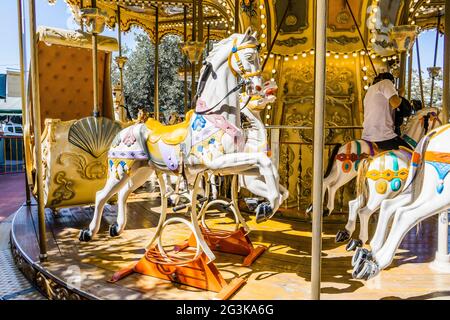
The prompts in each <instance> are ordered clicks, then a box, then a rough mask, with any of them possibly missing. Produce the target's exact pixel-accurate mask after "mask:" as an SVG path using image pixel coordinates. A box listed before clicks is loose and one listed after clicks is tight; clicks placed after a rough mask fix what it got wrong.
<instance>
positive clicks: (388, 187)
mask: <svg viewBox="0 0 450 320" xmlns="http://www.w3.org/2000/svg"><path fill="white" fill-rule="evenodd" d="M411 154H412V150H409V149H406V148H405V149H403V148H401V149H399V150H391V151H385V152H382V153H379V154H377V155H376V156H374V157H373V158H369V159H364V160H363V161H362V162H361V164H360V165H359V168H358V177H357V183H356V185H357V196H356V199H354V200H351V201H349V203H348V209H349V215H348V222H347V224H346V225H345V230H340V231H338V233H337V234H336V242H344V241H346V240H348V239H349V238H350V237H351V235H352V233H353V232H354V231H355V228H356V218H357V217H359V222H360V227H359V239H358V240H355V239H352V240H351V241H350V242H349V243H348V244H347V247H346V249H347V251H351V250H354V249H356V247H362V246H363V245H364V244H365V243H366V241H367V240H368V238H369V234H368V232H369V219H370V217H371V216H372V214H373V213H375V212H376V211H377V210H378V209H379V208H380V205H381V203H382V201H383V200H385V199H389V198H392V197H395V195H397V194H398V193H399V192H400V191H401V188H402V186H403V183H404V182H405V180H406V178H407V176H408V167H409V163H410V159H411Z"/></svg>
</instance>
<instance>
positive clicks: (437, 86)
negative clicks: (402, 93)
mask: <svg viewBox="0 0 450 320" xmlns="http://www.w3.org/2000/svg"><path fill="white" fill-rule="evenodd" d="M422 84H423V95H424V100H425V101H424V104H425V105H424V107H428V106H430V96H431V77H429V76H428V74H425V72H424V71H422ZM411 99H417V100H422V98H421V91H420V78H419V71H417V70H413V72H412V83H411ZM433 107H442V72H441V75H439V76H438V77H436V78H435V80H434V89H433Z"/></svg>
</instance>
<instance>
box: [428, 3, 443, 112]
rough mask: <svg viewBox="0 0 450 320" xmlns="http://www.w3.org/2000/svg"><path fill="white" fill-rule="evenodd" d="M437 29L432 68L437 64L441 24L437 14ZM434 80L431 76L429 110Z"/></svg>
mask: <svg viewBox="0 0 450 320" xmlns="http://www.w3.org/2000/svg"><path fill="white" fill-rule="evenodd" d="M437 18H438V19H437V27H436V42H435V46H434V60H433V68H436V63H437V52H438V48H439V26H440V24H441V13H440V12H439V13H438V17H437ZM434 78H435V74H431V92H430V108H432V107H433V95H434Z"/></svg>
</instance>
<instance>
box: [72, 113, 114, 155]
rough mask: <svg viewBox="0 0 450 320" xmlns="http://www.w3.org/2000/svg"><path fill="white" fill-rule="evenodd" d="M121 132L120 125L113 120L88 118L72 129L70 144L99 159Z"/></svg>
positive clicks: (77, 123)
mask: <svg viewBox="0 0 450 320" xmlns="http://www.w3.org/2000/svg"><path fill="white" fill-rule="evenodd" d="M120 130H121V127H120V125H119V124H118V123H117V122H115V121H112V120H111V119H108V118H104V117H86V118H83V119H80V120H78V121H76V122H74V124H73V125H72V126H71V127H70V129H69V142H70V143H72V144H73V145H75V146H77V147H78V148H80V149H83V150H84V151H86V152H87V153H89V154H91V155H92V156H93V157H95V158H98V157H100V156H101V155H102V154H103V153H105V152H106V151H107V150H108V149H109V147H110V146H111V143H112V141H113V140H114V138H115V137H116V135H117V134H118V133H119V132H120Z"/></svg>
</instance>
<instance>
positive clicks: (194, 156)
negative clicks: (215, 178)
mask: <svg viewBox="0 0 450 320" xmlns="http://www.w3.org/2000/svg"><path fill="white" fill-rule="evenodd" d="M258 49H259V45H258V43H257V40H256V33H255V34H252V32H251V30H250V29H248V30H247V31H246V33H245V34H233V35H232V36H230V37H228V38H227V39H224V40H222V41H221V42H219V43H218V44H216V45H215V46H214V49H213V50H212V51H211V53H210V54H209V56H208V57H207V59H206V64H205V66H204V67H203V68H202V72H201V76H200V81H199V90H198V93H197V96H196V108H195V112H194V111H193V110H191V111H189V112H188V113H187V115H186V119H185V121H184V122H182V123H179V124H175V125H172V126H164V125H163V124H161V123H159V122H158V121H156V120H154V119H149V120H147V121H146V122H145V124H136V125H133V126H130V127H128V128H126V129H124V130H122V131H121V132H120V133H119V134H118V135H117V136H116V138H115V139H114V141H113V143H112V145H111V148H110V150H109V153H108V164H109V172H108V173H109V175H108V179H107V182H106V185H105V187H104V188H103V190H101V191H99V192H97V195H96V203H95V210H94V217H93V219H92V222H91V223H90V225H89V228H88V229H85V230H82V231H81V232H80V237H79V238H80V241H89V240H91V239H92V237H93V236H95V234H96V233H97V232H98V230H99V228H100V221H101V216H102V212H103V208H104V205H105V203H106V201H107V200H108V199H109V198H110V197H111V196H113V195H114V194H116V193H118V197H119V199H118V216H117V222H116V223H115V224H113V225H112V226H110V235H111V236H117V235H119V234H120V233H121V232H122V231H123V229H124V227H125V223H126V212H125V207H126V205H125V201H124V200H126V198H127V197H128V195H129V194H130V193H131V192H132V191H134V190H135V189H136V188H137V187H139V186H140V185H142V184H143V183H144V182H145V181H146V179H147V178H148V177H149V176H150V174H151V173H152V172H153V171H156V172H157V174H158V178H159V182H160V186H161V198H162V199H166V195H165V187H163V186H164V185H165V183H164V181H163V178H162V174H163V173H169V174H182V175H183V176H184V177H185V178H186V180H187V181H188V182H189V183H191V182H193V180H195V186H196V187H197V181H198V179H197V178H198V175H199V174H202V173H204V172H210V173H212V174H245V175H247V174H250V175H262V176H264V180H265V182H266V185H267V188H266V193H265V194H264V196H265V198H266V199H267V200H268V202H265V203H261V204H260V205H259V206H258V207H257V208H256V214H257V216H258V217H259V216H261V215H262V216H263V219H261V218H260V219H259V221H262V220H265V219H269V218H271V217H272V215H273V214H274V213H275V212H276V210H277V209H278V207H279V206H280V204H281V195H280V192H279V184H278V178H279V177H278V175H277V174H274V171H273V165H272V161H271V160H270V158H269V157H268V156H267V155H266V154H265V153H263V152H259V153H246V152H244V151H243V144H244V142H245V140H244V135H243V132H242V130H241V129H240V128H239V127H240V108H239V104H238V103H239V101H238V96H237V93H238V91H239V90H241V88H243V87H244V85H245V87H246V90H247V93H248V95H249V96H253V95H256V94H259V92H260V91H261V90H262V82H261V77H260V75H261V70H260V65H259V53H258ZM163 193H164V194H163ZM193 198H195V197H193ZM195 202H196V201H195ZM163 208H165V205H163ZM163 211H164V210H163ZM164 220H165V212H162V214H161V217H160V220H159V224H158V230H160V229H161V227H162V225H163V223H164ZM194 228H198V226H197V227H194ZM197 231H198V232H197V234H199V230H197ZM158 236H159V234H158V233H157V234H155V236H154V239H153V240H152V243H153V241H154V240H155V237H158ZM203 249H204V250H208V249H207V248H206V249H205V248H203ZM208 255H209V254H208ZM209 256H213V255H212V253H211V255H209Z"/></svg>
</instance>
